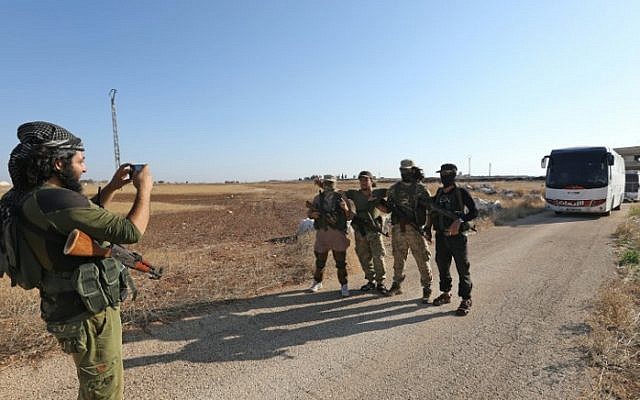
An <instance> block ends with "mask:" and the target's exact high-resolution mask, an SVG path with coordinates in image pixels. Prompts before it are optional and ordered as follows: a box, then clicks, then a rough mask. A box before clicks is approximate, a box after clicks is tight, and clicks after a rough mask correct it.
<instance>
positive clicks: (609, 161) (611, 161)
mask: <svg viewBox="0 0 640 400" xmlns="http://www.w3.org/2000/svg"><path fill="white" fill-rule="evenodd" d="M614 163H615V158H614V157H613V154H611V153H607V164H609V165H613V164H614Z"/></svg>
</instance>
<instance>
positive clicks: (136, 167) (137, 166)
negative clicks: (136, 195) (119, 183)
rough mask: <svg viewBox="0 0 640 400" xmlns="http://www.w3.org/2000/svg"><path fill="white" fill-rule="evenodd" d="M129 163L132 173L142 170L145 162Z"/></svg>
mask: <svg viewBox="0 0 640 400" xmlns="http://www.w3.org/2000/svg"><path fill="white" fill-rule="evenodd" d="M130 165H131V172H134V173H136V174H137V173H138V172H140V171H142V168H144V166H145V165H147V164H130Z"/></svg>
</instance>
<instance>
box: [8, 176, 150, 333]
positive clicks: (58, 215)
mask: <svg viewBox="0 0 640 400" xmlns="http://www.w3.org/2000/svg"><path fill="white" fill-rule="evenodd" d="M22 214H23V218H27V219H28V220H29V221H30V222H31V223H33V224H34V225H36V226H37V227H38V228H39V229H40V230H42V232H38V231H34V230H27V229H24V228H23V229H21V231H22V234H23V238H24V240H26V242H27V244H28V245H29V246H30V247H31V249H32V250H33V253H34V254H35V256H36V257H37V259H38V260H39V262H40V264H41V266H42V268H43V269H44V271H45V273H46V274H49V275H52V276H54V277H59V278H62V279H68V278H69V277H70V276H71V275H72V274H73V272H74V271H75V269H77V267H78V266H79V265H81V264H83V263H86V262H88V261H90V260H91V259H87V258H86V257H74V256H65V255H64V254H63V248H64V244H65V242H66V238H67V235H68V234H69V233H70V232H71V231H72V230H74V229H80V230H81V231H83V232H85V233H86V234H88V235H89V236H91V237H92V238H93V239H95V240H97V241H100V242H103V241H106V242H111V243H118V244H127V243H136V242H137V241H139V240H140V238H141V237H142V234H141V233H140V231H139V230H138V228H136V226H135V225H134V224H133V223H132V222H131V221H129V220H128V219H127V218H125V217H122V216H119V215H116V214H113V213H111V212H109V211H108V210H105V209H104V208H101V207H99V206H98V205H96V204H95V203H94V202H92V201H90V200H89V199H87V198H86V197H85V196H83V195H82V194H80V193H78V192H75V191H72V190H69V189H65V188H60V187H57V186H52V185H46V184H45V185H43V186H41V187H39V188H38V189H36V190H34V191H33V192H31V193H30V194H28V195H27V196H26V198H25V200H24V202H23V205H22ZM45 231H46V233H45ZM39 289H40V299H41V304H40V307H41V313H42V318H43V319H44V320H45V321H47V322H66V321H73V320H77V319H81V318H83V317H86V316H87V310H86V308H85V306H84V304H83V303H82V301H81V300H80V296H79V295H78V294H77V293H76V292H75V291H64V292H61V293H52V290H48V288H47V287H46V285H40V286H39Z"/></svg>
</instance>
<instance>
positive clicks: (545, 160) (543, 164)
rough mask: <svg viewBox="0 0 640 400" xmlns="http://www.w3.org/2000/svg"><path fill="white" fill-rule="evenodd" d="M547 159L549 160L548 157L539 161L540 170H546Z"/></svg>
mask: <svg viewBox="0 0 640 400" xmlns="http://www.w3.org/2000/svg"><path fill="white" fill-rule="evenodd" d="M548 159H549V156H544V157H542V160H540V168H547V160H548Z"/></svg>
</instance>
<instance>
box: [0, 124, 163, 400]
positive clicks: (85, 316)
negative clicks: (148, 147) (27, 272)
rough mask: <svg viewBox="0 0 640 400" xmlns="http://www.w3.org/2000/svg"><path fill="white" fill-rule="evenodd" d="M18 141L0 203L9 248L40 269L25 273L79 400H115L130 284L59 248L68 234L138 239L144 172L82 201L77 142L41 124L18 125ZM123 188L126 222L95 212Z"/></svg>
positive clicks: (119, 174)
mask: <svg viewBox="0 0 640 400" xmlns="http://www.w3.org/2000/svg"><path fill="white" fill-rule="evenodd" d="M18 138H19V139H20V143H19V144H18V145H17V146H16V147H15V148H14V150H13V151H12V153H11V156H10V159H9V174H10V176H11V179H12V181H13V184H14V187H13V189H12V190H11V191H9V192H7V193H6V194H5V195H4V196H3V197H2V201H1V202H0V211H1V214H2V217H3V223H4V221H6V220H7V219H6V218H8V217H10V216H11V215H14V216H17V218H18V219H17V224H16V229H17V230H18V232H19V235H16V237H17V238H18V239H17V243H16V247H17V248H22V249H30V251H28V252H26V253H22V254H21V257H23V256H26V255H27V254H29V255H30V257H31V259H32V260H37V261H36V262H37V263H38V264H39V265H38V266H36V267H35V268H32V269H31V271H32V272H33V275H36V274H37V275H38V277H37V282H36V287H37V288H38V289H39V291H40V300H41V305H40V309H41V313H42V318H43V319H44V321H45V322H46V323H47V330H48V331H49V332H51V333H52V334H53V335H54V336H55V337H56V338H57V339H58V342H59V343H60V345H61V347H62V350H63V351H64V352H65V353H68V354H71V355H72V356H73V360H74V362H75V365H76V369H77V375H78V380H79V382H80V387H79V393H78V399H81V400H83V399H116V400H117V399H122V398H123V389H124V383H123V364H122V328H121V321H120V302H121V300H122V298H123V296H124V293H123V292H122V290H123V289H124V288H125V287H124V286H125V284H124V282H126V281H127V280H128V281H130V278H129V277H128V276H124V275H123V274H127V269H126V268H124V267H123V266H122V264H121V263H120V262H119V261H117V260H116V259H114V258H90V257H72V256H65V255H64V254H63V248H64V245H65V241H66V238H67V235H68V234H69V233H70V232H71V231H72V230H74V229H80V230H82V231H84V232H85V233H87V234H89V235H90V236H91V237H93V238H94V239H95V240H97V241H100V242H103V241H108V242H113V243H135V242H137V241H139V240H140V238H141V237H142V234H143V233H144V232H145V230H146V228H147V224H148V221H149V201H150V193H151V187H152V184H153V180H152V177H151V174H150V173H149V168H148V167H144V168H142V170H140V171H139V172H136V173H135V174H134V173H133V172H132V171H131V170H130V169H131V168H130V166H129V165H128V164H127V165H123V166H122V167H120V168H119V169H118V170H117V171H116V173H115V175H114V176H113V179H112V180H111V181H110V182H109V183H108V184H107V185H106V186H105V187H104V189H103V190H101V191H99V192H98V194H97V195H96V196H95V197H93V198H92V199H91V200H89V199H87V198H86V197H85V196H83V195H82V194H81V191H82V185H81V184H80V177H81V176H82V174H83V173H85V172H86V166H85V161H84V160H85V158H84V146H83V144H82V142H81V141H80V139H79V138H77V137H76V136H74V135H73V134H71V133H70V132H69V131H67V130H66V129H64V128H62V127H60V126H58V125H54V124H52V123H49V122H40V121H38V122H29V123H26V124H23V125H21V126H20V127H19V128H18ZM130 175H133V176H131V177H130ZM130 182H133V185H134V186H135V187H136V190H137V194H136V197H135V201H134V203H133V206H132V207H131V210H130V211H129V214H128V215H127V217H126V218H125V217H121V216H118V215H116V214H113V213H111V212H109V211H107V210H105V209H104V208H102V207H103V206H105V205H107V204H108V203H109V201H110V200H111V199H112V198H113V196H114V193H115V191H116V190H118V189H120V188H121V187H123V186H124V185H126V184H128V183H130ZM13 278H14V277H13V276H12V280H13ZM31 278H32V279H35V278H34V277H31ZM12 283H15V282H12Z"/></svg>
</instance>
